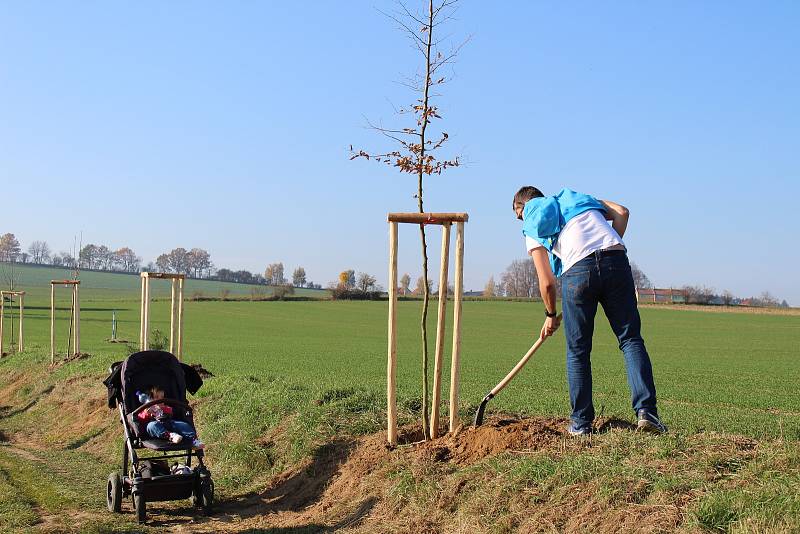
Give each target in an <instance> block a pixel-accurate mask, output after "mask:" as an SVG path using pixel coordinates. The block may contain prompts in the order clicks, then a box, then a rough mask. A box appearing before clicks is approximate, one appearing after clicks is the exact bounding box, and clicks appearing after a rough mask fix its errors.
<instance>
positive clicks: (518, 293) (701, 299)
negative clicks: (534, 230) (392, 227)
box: [401, 258, 789, 307]
mask: <svg viewBox="0 0 800 534" xmlns="http://www.w3.org/2000/svg"><path fill="white" fill-rule="evenodd" d="M631 272H632V274H633V282H634V285H635V286H636V288H637V289H651V288H652V287H653V283H652V282H651V281H650V279H649V278H648V277H647V275H646V274H645V273H644V272H643V271H642V270H641V269H640V268H639V267H638V266H637V265H636V263H634V262H631ZM556 282H557V284H558V294H559V295H560V294H561V289H560V283H561V280H560V279H556ZM406 288H407V284H406ZM403 290H404V288H403V284H402V282H401V291H403ZM680 290H681V291H682V292H683V294H684V295H685V299H686V303H687V304H702V305H722V306H759V307H788V306H789V304H788V303H787V302H786V301H785V300H783V301H780V300H779V299H778V298H776V297H774V296H773V295H771V294H770V293H769V292H764V293H762V294H761V295H760V296H758V297H749V298H740V297H736V296H734V295H733V294H732V293H731V292H730V291H727V290H725V291H723V292H722V293H719V294H718V293H717V292H716V290H715V289H714V288H709V287H706V286H690V285H687V286H683V287H682V288H680ZM539 295H540V294H539V277H538V276H537V274H536V266H535V265H534V263H533V261H531V259H530V258H524V259H518V260H514V261H512V262H511V264H510V265H509V266H508V267H506V270H505V271H503V273H502V274H501V275H500V280H499V281H496V280H495V278H494V276H491V277H489V280H488V281H487V282H486V286H485V287H484V290H483V296H485V297H526V298H538V297H539Z"/></svg>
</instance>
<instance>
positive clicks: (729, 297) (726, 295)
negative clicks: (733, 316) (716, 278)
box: [719, 289, 734, 306]
mask: <svg viewBox="0 0 800 534" xmlns="http://www.w3.org/2000/svg"><path fill="white" fill-rule="evenodd" d="M719 297H720V298H721V299H722V303H723V304H724V305H725V306H730V305H731V303H732V302H733V299H734V296H733V293H731V292H730V291H728V290H727V289H726V290H725V291H723V292H722V295H720V296H719Z"/></svg>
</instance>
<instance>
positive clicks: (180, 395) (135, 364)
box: [103, 350, 203, 412]
mask: <svg viewBox="0 0 800 534" xmlns="http://www.w3.org/2000/svg"><path fill="white" fill-rule="evenodd" d="M103 382H104V383H105V385H106V387H108V406H109V407H110V408H113V407H114V406H115V405H116V403H117V402H122V403H124V406H125V410H126V411H128V412H131V411H133V410H135V409H136V408H137V407H138V406H139V405H140V404H141V403H140V402H139V399H138V398H136V392H137V391H142V392H144V391H146V389H147V388H149V387H150V386H160V387H161V388H162V389H163V390H164V396H165V397H167V398H170V399H176V400H179V401H183V402H186V391H187V390H188V391H189V392H190V393H196V392H197V390H198V389H200V386H202V385H203V379H202V378H200V375H199V374H197V371H195V370H194V369H193V368H192V367H190V366H188V365H186V364H185V363H181V362H180V361H179V360H178V359H177V358H176V357H175V356H173V355H172V354H170V353H169V352H165V351H160V350H145V351H142V352H137V353H134V354H131V355H130V356H128V358H127V359H126V360H125V361H124V362H122V363H115V364H113V365H112V366H111V374H110V375H109V376H108V378H106V379H105V380H104V381H103Z"/></svg>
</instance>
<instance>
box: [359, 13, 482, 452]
mask: <svg viewBox="0 0 800 534" xmlns="http://www.w3.org/2000/svg"><path fill="white" fill-rule="evenodd" d="M456 4H457V0H437V1H436V2H434V0H427V1H425V2H424V3H423V5H424V6H425V8H424V10H421V11H416V10H412V9H410V8H409V7H408V6H407V5H406V4H404V3H403V2H402V1H401V2H398V4H397V5H398V7H397V9H396V10H395V11H394V12H391V13H384V14H385V15H386V16H387V17H389V18H390V19H391V20H392V21H394V22H395V23H396V24H397V25H398V29H399V30H400V31H402V32H403V33H404V34H405V35H406V36H407V37H408V38H409V39H410V40H411V42H412V44H413V46H414V47H415V48H416V50H418V51H419V52H420V54H421V59H422V69H421V70H420V71H417V72H416V73H415V74H414V75H413V76H411V77H408V78H406V79H405V80H403V81H402V82H401V83H402V84H403V85H404V86H405V87H407V88H409V89H410V90H411V91H413V92H414V93H415V94H416V99H415V100H414V102H413V103H412V104H411V105H410V106H407V107H401V108H400V109H398V110H396V111H397V113H398V114H399V115H400V116H410V117H412V120H411V121H410V122H409V123H408V124H407V125H405V126H403V125H401V126H397V127H389V128H387V127H384V126H382V125H376V124H373V123H369V126H370V127H371V128H373V129H374V130H376V131H377V132H379V133H380V134H382V135H383V136H385V138H386V139H387V140H388V141H389V142H390V143H391V144H392V145H394V147H395V148H394V149H390V150H386V151H381V152H367V151H364V150H358V151H356V150H353V147H352V146H351V147H350V149H351V158H350V159H355V158H365V159H367V160H374V161H377V162H379V163H383V164H386V165H390V166H393V167H396V168H397V169H398V170H399V171H400V172H403V173H407V174H410V175H413V176H415V177H416V181H417V191H416V195H415V196H416V199H417V209H418V210H419V212H420V213H422V212H424V203H423V193H424V187H423V185H424V184H423V181H424V177H425V176H430V175H431V174H441V173H442V172H443V171H444V170H446V169H447V168H448V167H456V166H458V165H459V163H460V162H459V158H458V157H454V158H451V159H439V158H437V157H436V156H435V155H434V154H435V153H436V152H437V151H438V150H439V149H440V148H442V146H443V145H444V144H445V143H446V142H447V139H448V137H449V136H448V134H447V132H445V131H439V132H438V133H436V132H434V131H433V130H432V125H431V123H432V121H433V120H434V119H441V118H442V117H441V115H440V113H439V108H438V106H436V105H435V104H434V100H435V99H436V97H439V96H441V95H440V94H439V93H438V92H437V91H438V90H439V87H440V86H441V85H442V84H444V83H445V82H447V81H448V77H447V72H446V70H447V68H448V66H449V65H451V64H452V63H453V61H454V60H455V58H456V56H457V55H458V52H459V50H460V49H461V47H462V46H463V45H464V44H465V42H466V41H465V42H464V43H461V44H460V45H458V46H450V47H449V48H447V47H446V44H445V41H446V40H447V39H446V38H444V39H443V38H441V37H439V34H440V33H441V31H442V29H441V26H442V25H443V24H445V23H446V22H448V21H450V20H452V19H453V15H454V13H455V11H456ZM420 241H421V247H422V279H423V280H427V279H428V247H427V241H426V235H425V226H424V225H420ZM422 286H423V300H422V317H421V319H420V330H421V334H422V426H423V431H424V435H425V439H426V440H427V439H429V438H430V430H429V425H428V367H429V365H428V330H427V317H428V305H429V301H430V287H429V285H427V284H425V283H423V284H422Z"/></svg>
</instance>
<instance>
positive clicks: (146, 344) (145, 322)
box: [142, 278, 150, 350]
mask: <svg viewBox="0 0 800 534" xmlns="http://www.w3.org/2000/svg"><path fill="white" fill-rule="evenodd" d="M142 306H143V311H142V313H143V314H144V318H143V319H142V350H150V278H145V279H144V299H142Z"/></svg>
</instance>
